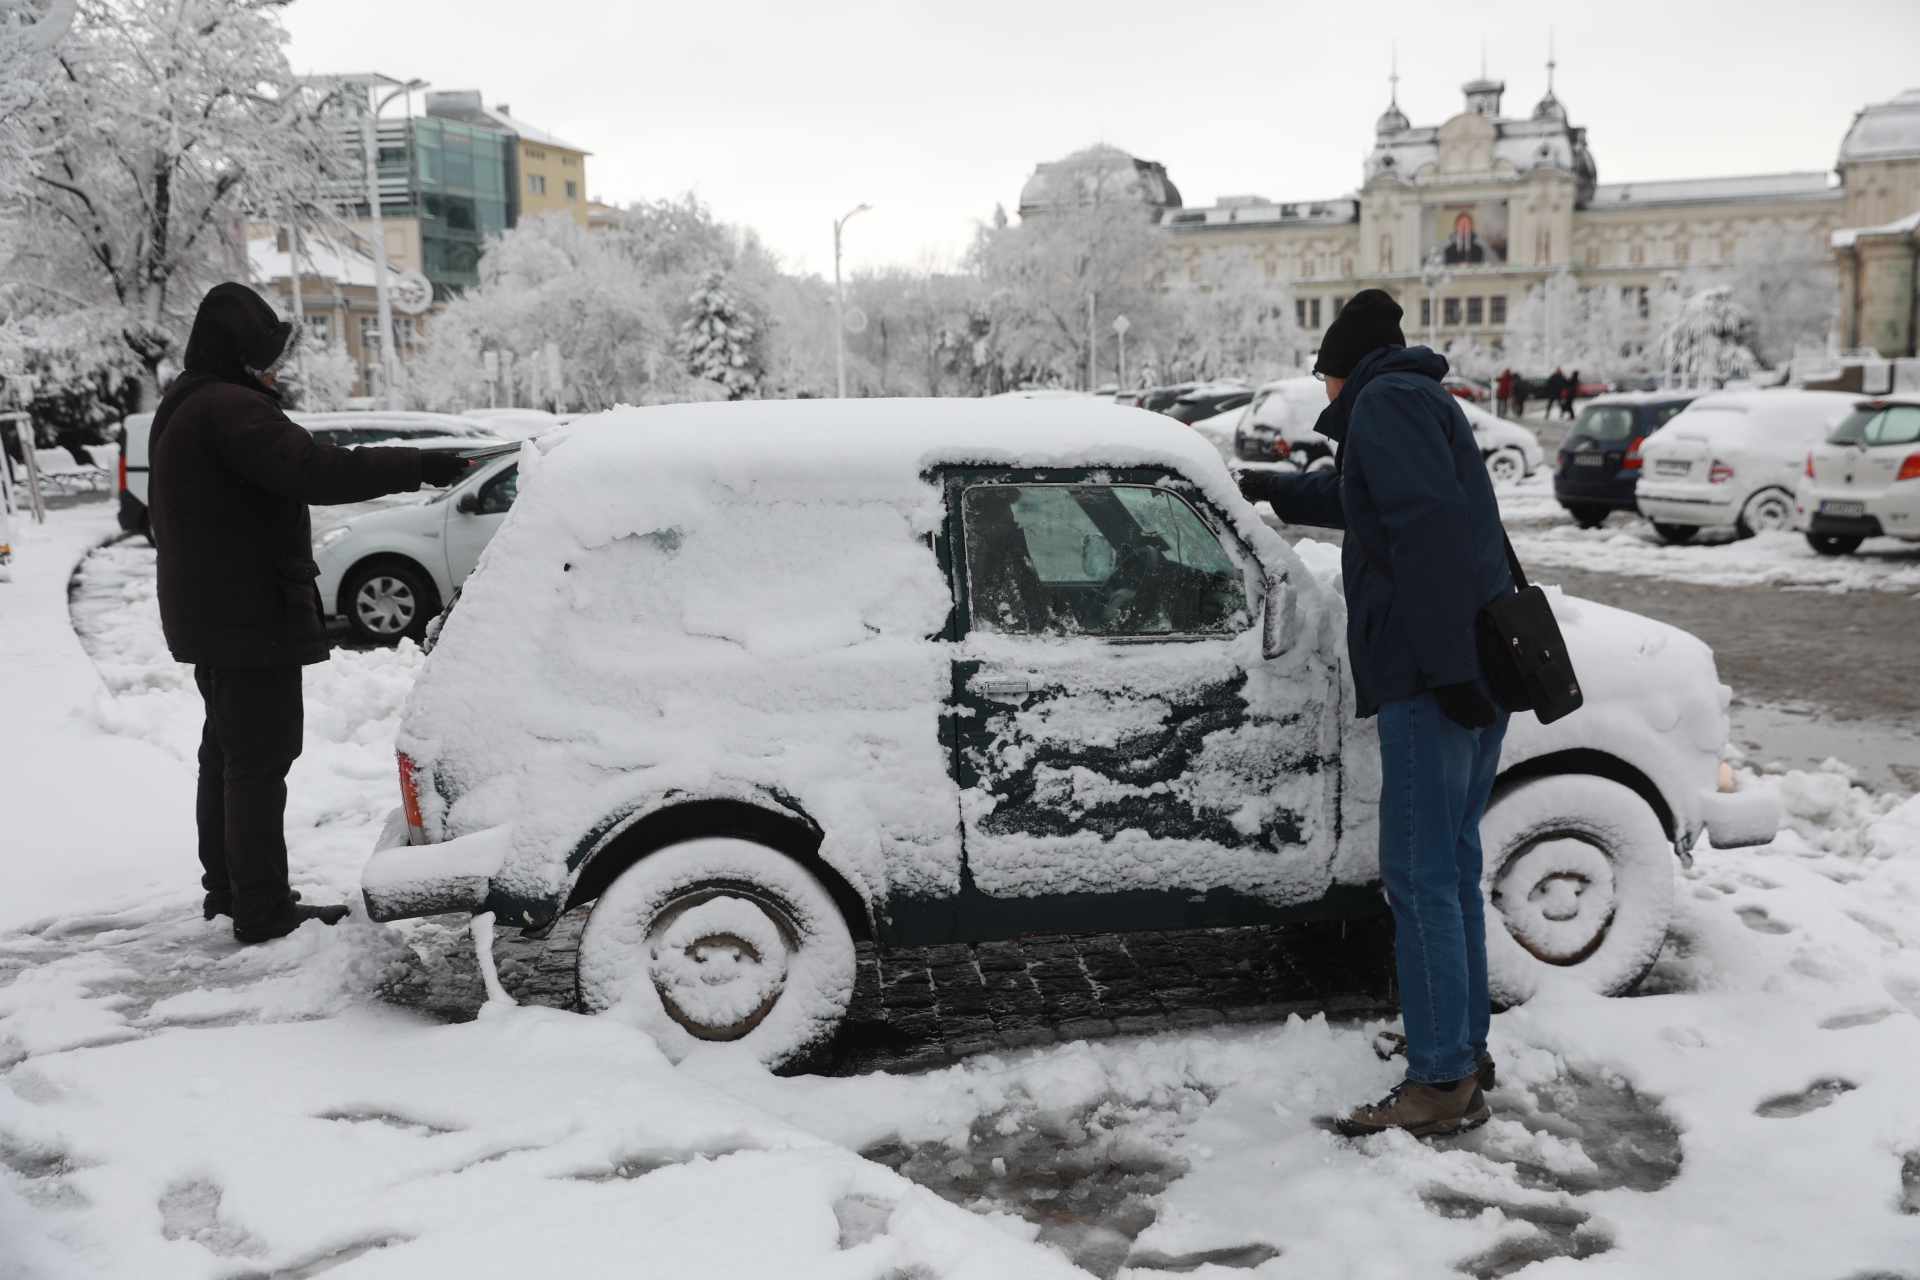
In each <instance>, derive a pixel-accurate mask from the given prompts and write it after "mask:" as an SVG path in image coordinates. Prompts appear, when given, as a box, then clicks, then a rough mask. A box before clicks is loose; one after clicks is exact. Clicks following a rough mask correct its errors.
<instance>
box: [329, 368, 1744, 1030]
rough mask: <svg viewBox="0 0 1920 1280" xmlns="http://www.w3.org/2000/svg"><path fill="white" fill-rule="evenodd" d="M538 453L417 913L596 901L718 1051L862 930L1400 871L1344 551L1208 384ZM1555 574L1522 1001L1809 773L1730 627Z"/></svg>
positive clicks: (523, 914)
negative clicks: (1358, 660)
mask: <svg viewBox="0 0 1920 1280" xmlns="http://www.w3.org/2000/svg"><path fill="white" fill-rule="evenodd" d="M519 465H520V468H521V471H522V475H521V481H522V482H523V483H524V485H525V492H524V493H523V494H522V495H521V496H520V499H519V502H518V503H517V505H515V507H514V509H513V511H512V514H510V515H508V516H507V517H506V520H505V523H504V524H503V525H502V527H501V529H500V532H499V535H498V536H497V537H496V538H495V539H494V540H493V543H492V545H491V546H490V547H489V548H488V549H487V553H486V556H485V558H484V560H483V562H482V564H481V567H480V569H479V571H478V572H476V573H475V574H474V575H473V577H472V578H470V579H469V580H468V582H467V584H466V587H465V589H464V590H463V592H462V593H461V596H460V600H459V602H458V604H457V607H455V608H453V609H452V610H450V611H449V612H448V613H447V614H446V615H445V616H444V622H443V623H442V626H441V628H440V629H439V631H438V633H437V639H436V643H435V644H434V646H433V648H432V649H431V651H430V653H429V654H428V657H427V661H426V665H425V667H424V668H423V669H422V671H421V673H420V677H419V680H418V682H417V683H416V684H415V685H414V688H413V691H412V694H411V695H410V697H409V699H408V702H407V706H406V709H405V712H404V713H403V718H402V722H401V726H400V731H399V734H398V737H397V740H396V746H397V748H398V750H399V752H400V759H399V762H398V763H399V769H400V793H401V798H402V806H401V808H399V809H397V810H395V812H394V815H393V817H392V818H391V819H390V820H389V823H388V826H387V830H386V832H385V833H384V834H383V835H382V837H381V839H380V841H379V844H378V847H377V849H376V851H375V852H374V855H373V857H372V858H371V859H370V861H369V862H368V864H367V867H366V869H365V871H364V872H363V874H362V877H361V885H362V889H363V890H364V893H365V897H366V901H367V905H368V909H369V911H370V912H371V913H372V915H373V917H374V918H375V919H377V920H395V919H402V918H406V917H409V916H420V915H429V914H434V913H438V912H445V911H469V912H477V911H483V910H484V911H491V912H493V913H494V918H495V919H496V921H497V922H498V923H500V924H502V925H516V926H519V927H520V928H522V929H524V930H527V931H528V932H530V933H532V934H534V935H536V936H542V935H544V931H546V930H547V929H549V928H551V927H552V926H553V924H554V922H555V921H556V920H557V919H558V917H559V916H560V914H561V913H562V912H564V911H566V910H567V909H568V908H570V907H573V906H577V905H581V904H585V903H589V902H591V903H593V904H594V905H593V911H592V914H591V916H590V917H589V918H588V920H587V923H586V927H585V931H584V933H583V935H582V937H581V941H580V945H579V952H578V957H579V958H578V966H579V969H578V989H579V992H580V996H581V1007H582V1009H583V1010H584V1011H587V1012H599V1011H603V1010H605V1011H613V1012H615V1014H616V1016H619V1017H621V1018H624V1019H629V1020H631V1021H633V1022H634V1023H636V1024H637V1025H639V1026H642V1027H644V1028H645V1029H646V1030H647V1031H648V1032H649V1033H651V1034H652V1035H653V1036H654V1037H655V1038H656V1040H657V1041H658V1043H659V1044H660V1046H661V1048H662V1049H663V1050H664V1051H665V1052H667V1053H668V1054H669V1055H670V1056H672V1057H673V1058H674V1059H676V1060H678V1059H679V1058H680V1057H681V1056H683V1055H684V1054H686V1053H689V1052H692V1051H693V1050H695V1049H696V1048H697V1047H698V1046H699V1045H700V1044H701V1043H703V1042H713V1041H735V1042H737V1043H739V1044H740V1045H741V1047H742V1048H743V1049H746V1050H747V1051H749V1052H751V1053H753V1054H755V1055H756V1056H758V1057H759V1058H760V1059H761V1060H762V1061H764V1062H766V1063H767V1064H769V1065H783V1064H784V1065H788V1066H792V1065H797V1064H799V1063H801V1062H804V1061H805V1060H806V1058H807V1056H808V1054H809V1053H810V1052H811V1051H812V1050H813V1049H815V1048H816V1047H818V1046H819V1045H821V1044H822V1043H823V1042H824V1040H825V1039H826V1038H827V1037H830V1036H831V1035H832V1033H833V1030H834V1027H835V1025H836V1024H837V1023H838V1022H839V1020H840V1018H841V1016H842V1015H843V1014H844V1013H845V1011H846V1009H847V1004H848V999H849V997H850V995H851V990H852V983H853V977H854V942H855V940H856V939H871V940H873V941H874V942H875V943H877V944H879V945H881V946H889V945H902V946H919V945H926V944H930V943H935V942H967V941H978V940H985V939H990V938H1006V937H1014V936H1019V935H1022V934H1026V933H1032V932H1051V931H1063V932H1095V931H1120V930H1142V929H1167V928H1196V927H1206V926H1216V925H1244V924H1254V923H1265V922H1278V921H1285V920H1307V919H1329V918H1340V919H1354V918H1378V917H1379V916H1380V914H1381V911H1382V903H1381V894H1380V891H1379V870H1378V860H1377V845H1378V800H1379V789H1380V774H1379V747H1378V741H1377V739H1376V737H1375V728H1374V722H1373V721H1372V720H1360V719H1356V718H1355V717H1354V716H1353V714H1352V706H1353V696H1354V695H1353V691H1352V688H1351V686H1350V685H1349V683H1348V680H1347V676H1346V662H1347V659H1346V645H1345V639H1344V636H1345V623H1344V617H1343V614H1344V609H1345V606H1344V604H1343V602H1342V599H1341V597H1340V594H1339V589H1338V582H1339V553H1338V551H1337V549H1335V548H1333V547H1331V546H1328V545H1326V544H1321V543H1303V544H1302V546H1303V548H1305V552H1304V554H1302V553H1298V552H1296V551H1295V550H1294V549H1292V548H1290V547H1288V546H1287V544H1286V543H1285V542H1284V541H1282V540H1281V538H1280V537H1279V535H1278V534H1276V533H1275V532H1274V531H1273V530H1272V529H1270V528H1268V527H1267V526H1266V525H1265V524H1264V523H1262V521H1261V520H1260V518H1259V517H1258V515H1257V514H1256V513H1255V511H1254V509H1253V508H1252V507H1251V506H1250V505H1248V503H1247V502H1246V501H1245V500H1244V499H1242V498H1241V497H1240V495H1239V493H1238V491H1237V490H1236V488H1235V487H1234V483H1233V480H1232V479H1231V477H1230V476H1229V474H1228V472H1227V469H1226V467H1225V465H1224V464H1223V463H1222V460H1221V458H1220V456H1219V454H1218V453H1217V452H1215V450H1214V449H1213V448H1211V447H1210V446H1209V445H1208V444H1207V443H1206V442H1205V441H1204V440H1202V439H1200V438H1199V437H1198V436H1196V435H1195V434H1194V433H1193V432H1192V431H1190V430H1188V429H1187V428H1186V427H1184V426H1182V425H1180V423H1178V422H1176V421H1174V420H1173V419H1171V418H1168V417H1166V416H1165V415H1162V414H1157V413H1149V412H1143V411H1139V410H1134V409H1128V408H1119V407H1116V406H1113V405H1100V404H1096V403H1094V402H1093V401H1092V400H1090V399H1085V398H1082V399H1080V400H1078V401H1067V400H1056V399H1019V398H995V399H990V400H961V399H953V400H879V399H875V400H799V401H747V402H741V403H723V404H686V405H667V406H661V407H658V408H645V409H616V410H613V411H611V412H608V413H604V414H600V415H596V416H594V417H592V418H587V419H583V420H582V421H579V422H575V423H573V424H571V425H570V426H567V427H565V428H562V429H560V430H558V431H555V432H552V433H551V434H549V435H547V436H544V437H542V438H541V439H540V440H539V441H538V442H537V444H530V445H527V446H523V448H522V450H521V452H520V454H519ZM482 483H484V482H482ZM447 518H448V519H449V520H451V519H452V518H453V515H452V513H451V512H450V513H449V514H448V517H447ZM372 519H376V520H378V519H393V516H390V515H389V516H381V517H372ZM1556 609H1557V611H1558V613H1559V617H1560V622H1561V624H1562V627H1563V630H1564V634H1565V637H1566V641H1567V646H1568V648H1569V650H1570V652H1571V655H1572V659H1573V662H1574V665H1575V667H1576V668H1577V669H1578V670H1579V673H1580V677H1581V685H1582V688H1583V691H1584V693H1585V696H1586V705H1585V706H1584V707H1583V708H1582V709H1581V710H1580V711H1578V712H1576V713H1575V714H1573V715H1570V716H1567V717H1566V718H1564V719H1561V720H1557V721H1555V722H1554V723H1553V724H1551V725H1546V726H1542V725H1541V724H1540V723H1539V722H1538V720H1537V719H1535V718H1534V717H1533V716H1532V715H1530V714H1528V715H1520V716H1516V717H1514V719H1513V722H1512V724H1511V726H1510V728H1509V731H1508V735H1507V739H1506V748H1505V752H1504V756H1503V760H1502V768H1503V772H1502V774H1501V777H1500V780H1499V782H1498V784H1497V786H1496V788H1495V791H1494V796H1495V799H1494V801H1493V803H1492V805H1491V806H1490V807H1489V809H1488V810H1487V815H1486V820H1485V823H1484V824H1483V826H1482V836H1483V839H1484V840H1485V843H1486V885H1487V889H1488V892H1489V902H1490V907H1491V909H1490V910H1489V913H1488V914H1489V925H1490V927H1489V929H1488V931H1487V932H1488V952H1489V959H1490V969H1491V973H1492V982H1493V985H1494V989H1495V990H1496V991H1497V992H1498V993H1499V995H1500V998H1501V999H1503V1000H1507V1001H1519V1000H1524V999H1526V998H1527V997H1528V996H1529V995H1530V994H1532V992H1533V991H1534V990H1535V988H1536V986H1537V985H1539V984H1541V983H1543V982H1546V981H1549V980H1550V979H1549V975H1552V977H1551V980H1552V981H1555V982H1570V983H1573V984H1576V985H1581V986H1585V987H1586V988H1587V989H1589V990H1592V991H1597V992H1607V993H1613V992H1620V991H1624V990H1627V989H1630V988H1631V987H1632V986H1633V985H1634V983H1635V982H1637V981H1638V980H1639V978H1640V976H1641V975H1642V974H1644V973H1645V972H1646V971H1647V968H1648V966H1649V965H1650V964H1651V963H1652V962H1653V959H1654V957H1655V956H1656V955H1657V954H1658V953H1659V951H1660V947H1661V945H1662V942H1663V941H1664V939H1665V936H1666V926H1667V920H1668V917H1669V913H1670V911H1671V905H1672V898H1673V891H1674V870H1673V868H1674V862H1675V856H1676V853H1678V854H1680V855H1681V856H1685V855H1686V853H1687V852H1688V851H1689V850H1690V849H1691V848H1692V846H1693V843H1694V841H1695V840H1696V838H1697V837H1699V836H1700V835H1701V834H1702V832H1705V833H1707V834H1708V835H1710V837H1711V838H1712V840H1713V841H1714V843H1715V844H1717V845H1721V846H1726V845H1732V844H1751V843H1758V842H1762V841H1765V840H1767V839H1770V838H1771V837H1772V834H1773V831H1774V826H1775V823H1776V821H1777V818H1778V805H1777V803H1776V802H1775V801H1774V799H1773V798H1772V795H1771V793H1769V792H1766V791H1762V790H1759V789H1751V790H1746V791H1740V790H1734V789H1731V783H1730V775H1729V776H1728V777H1729V780H1728V781H1723V780H1722V775H1721V773H1720V749H1721V747H1722V745H1723V743H1724V742H1725V737H1726V723H1727V722H1726V714H1725V708H1726V705H1727V702H1728V699H1729V698H1730V696H1731V694H1730V691H1729V690H1727V688H1726V687H1725V686H1723V685H1721V684H1720V683H1719V681H1718V679H1717V678H1716V676H1715V672H1714V666H1713V655H1712V653H1711V651H1710V650H1709V649H1708V648H1707V647H1706V646H1705V645H1704V644H1702V643H1700V641H1698V640H1696V639H1694V638H1693V637H1692V636H1689V635H1687V634H1686V633H1685V632H1682V631H1679V630H1676V629H1675V628H1673V627H1670V626H1667V625H1665V624H1663V623H1660V622H1656V621H1653V620H1652V619H1648V618H1643V617H1639V616H1636V615H1634V614H1630V613H1625V612H1622V611H1620V610H1617V609H1609V608H1606V607H1604V606H1601V605H1597V604H1590V603H1587V602H1584V601H1575V600H1571V599H1567V598H1564V597H1562V598H1559V599H1558V601H1557V604H1556Z"/></svg>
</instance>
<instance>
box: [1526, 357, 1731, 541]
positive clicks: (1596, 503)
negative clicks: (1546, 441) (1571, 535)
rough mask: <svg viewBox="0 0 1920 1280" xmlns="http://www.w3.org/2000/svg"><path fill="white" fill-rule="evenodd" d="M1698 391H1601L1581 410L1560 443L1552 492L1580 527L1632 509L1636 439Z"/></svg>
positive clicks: (1636, 474) (1637, 455)
mask: <svg viewBox="0 0 1920 1280" xmlns="http://www.w3.org/2000/svg"><path fill="white" fill-rule="evenodd" d="M1699 394H1700V393H1698V392H1691V393H1685V392H1672V391H1656V392H1642V393H1636V394H1621V395H1610V396H1601V397H1600V398H1599V399H1597V400H1594V401H1592V402H1591V403H1589V404H1588V405H1587V407H1586V408H1584V409H1582V410H1581V411H1580V416H1579V418H1578V419H1576V420H1575V421H1574V424H1573V426H1572V427H1571V428H1570V429H1569V430H1568V431H1567V438H1566V439H1565V440H1563V441H1561V443H1560V458H1559V464H1558V465H1557V466H1556V467H1555V468H1554V473H1553V496H1554V497H1555V498H1558V499H1559V500H1560V505H1561V506H1563V507H1565V508H1566V509H1567V513H1568V514H1569V515H1571V516H1572V517H1573V519H1574V522H1575V523H1576V524H1578V525H1579V526H1580V527H1581V528H1582V529H1592V528H1596V527H1598V526H1599V525H1600V524H1602V523H1603V522H1604V521H1605V520H1606V518H1607V516H1608V514H1609V513H1611V512H1613V511H1615V510H1626V511H1632V510H1634V503H1633V486H1634V484H1635V482H1637V481H1638V480H1639V479H1640V442H1641V441H1642V440H1644V439H1645V438H1646V437H1647V436H1648V435H1649V434H1650V433H1652V432H1653V431H1654V429H1655V428H1657V427H1660V426H1662V425H1664V424H1665V423H1666V421H1667V419H1669V418H1671V417H1673V415H1674V414H1676V413H1679V412H1680V411H1681V410H1682V409H1684V408H1686V407H1687V406H1688V405H1689V404H1692V403H1693V401H1694V399H1695V398H1696V397H1697V396H1698V395H1699Z"/></svg>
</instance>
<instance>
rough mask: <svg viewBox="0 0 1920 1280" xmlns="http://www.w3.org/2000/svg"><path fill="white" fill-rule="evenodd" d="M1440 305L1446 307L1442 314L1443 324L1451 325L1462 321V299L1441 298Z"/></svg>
mask: <svg viewBox="0 0 1920 1280" xmlns="http://www.w3.org/2000/svg"><path fill="white" fill-rule="evenodd" d="M1440 305H1441V307H1443V308H1444V310H1443V312H1442V315H1441V322H1442V323H1443V324H1446V325H1450V326H1451V325H1456V324H1459V323H1460V299H1458V298H1445V299H1442V300H1441V303H1440Z"/></svg>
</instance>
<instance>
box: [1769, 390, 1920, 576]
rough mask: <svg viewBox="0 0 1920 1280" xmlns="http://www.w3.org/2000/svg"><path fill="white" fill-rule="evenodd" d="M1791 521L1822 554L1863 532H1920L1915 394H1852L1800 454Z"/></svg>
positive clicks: (1919, 430) (1911, 535)
mask: <svg viewBox="0 0 1920 1280" xmlns="http://www.w3.org/2000/svg"><path fill="white" fill-rule="evenodd" d="M1793 505H1794V520H1793V527H1794V528H1796V529H1799V530H1800V531H1801V532H1803V533H1805V534H1806V535H1807V542H1808V544H1809V545H1811V546H1812V547H1813V549H1814V550H1815V551H1818V552H1819V553H1820V554H1821V555H1825V556H1842V555H1847V554H1849V553H1850V552H1852V551H1854V550H1855V549H1856V548H1858V547H1859V545H1860V543H1861V542H1862V541H1863V540H1864V539H1867V538H1877V537H1881V536H1883V535H1884V536H1887V537H1892V538H1905V539H1907V540H1908V541H1910V542H1911V541H1916V540H1920V398H1904V397H1903V398H1880V399H1875V400H1862V401H1858V402H1857V403H1856V404H1855V406H1854V411H1853V412H1852V413H1851V414H1849V415H1848V416H1847V418H1846V419H1845V420H1844V421H1843V422H1841V424H1840V425H1839V427H1837V428H1836V429H1835V430H1834V433H1833V434H1832V435H1830V436H1828V437H1827V439H1826V440H1825V442H1824V443H1821V444H1818V445H1815V446H1814V447H1813V449H1812V450H1811V451H1810V452H1809V453H1808V454H1807V465H1806V474H1805V475H1804V476H1802V477H1801V479H1800V486H1799V488H1798V489H1797V490H1795V492H1794V498H1793Z"/></svg>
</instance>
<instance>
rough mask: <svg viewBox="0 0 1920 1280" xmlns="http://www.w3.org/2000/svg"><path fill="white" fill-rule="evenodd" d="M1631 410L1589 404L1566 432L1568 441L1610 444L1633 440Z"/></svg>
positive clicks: (1619, 406)
mask: <svg viewBox="0 0 1920 1280" xmlns="http://www.w3.org/2000/svg"><path fill="white" fill-rule="evenodd" d="M1636 416H1637V415H1635V413H1634V411H1633V410H1632V408H1630V407H1629V406H1627V405H1623V404H1591V405H1588V406H1587V407H1586V408H1585V409H1583V410H1581V413H1580V420H1579V421H1578V422H1575V423H1574V424H1573V430H1571V431H1569V432H1567V439H1569V440H1596V441H1599V442H1601V443H1603V444H1604V443H1610V442H1613V441H1618V440H1631V439H1633V421H1634V418H1635V417H1636Z"/></svg>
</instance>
